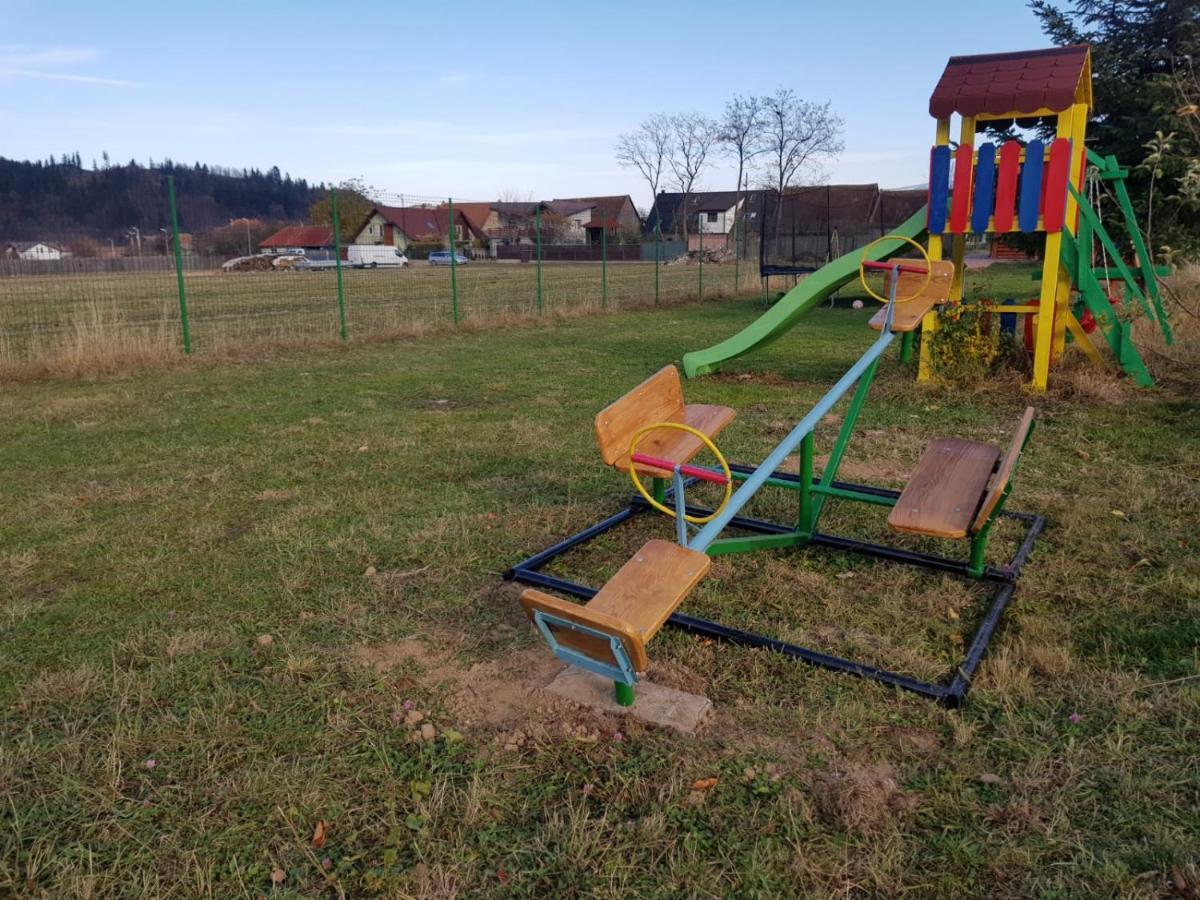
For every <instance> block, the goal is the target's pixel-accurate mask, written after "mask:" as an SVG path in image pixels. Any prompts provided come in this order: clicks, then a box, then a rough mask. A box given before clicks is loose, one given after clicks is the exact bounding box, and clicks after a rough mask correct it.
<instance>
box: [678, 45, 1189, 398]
mask: <svg viewBox="0 0 1200 900" xmlns="http://www.w3.org/2000/svg"><path fill="white" fill-rule="evenodd" d="M1091 109H1092V80H1091V56H1090V50H1089V48H1088V46H1087V45H1076V46H1070V47H1056V48H1052V49H1048V50H1033V51H1022V52H1018V53H994V54H987V55H981V56H955V57H952V58H951V59H950V61H949V62H948V63H947V64H946V69H945V71H944V72H943V74H942V77H941V79H940V80H939V82H938V84H937V87H936V88H935V89H934V92H933V95H932V96H931V98H930V102H929V111H930V114H931V115H932V116H933V117H934V119H935V120H936V121H937V127H936V131H935V142H934V146H933V149H932V150H931V152H930V167H929V192H928V203H927V204H926V206H925V209H924V210H923V211H922V212H921V213H920V214H919V215H918V216H914V217H913V218H912V219H910V220H909V221H908V222H906V223H904V225H902V226H901V227H900V228H898V229H896V230H895V231H894V232H892V233H891V236H894V237H905V238H909V239H917V240H920V239H927V240H928V251H929V256H930V258H931V259H933V260H941V259H943V257H944V256H948V257H949V260H950V261H951V262H952V263H953V266H954V274H953V279H952V282H951V286H950V292H949V294H948V296H947V298H946V300H947V302H949V303H957V302H960V301H961V300H962V297H963V275H964V251H965V246H966V238H967V236H968V235H969V234H984V233H988V234H992V235H994V236H999V235H1003V234H1007V233H1014V232H1021V233H1024V234H1035V233H1037V234H1044V235H1045V245H1044V251H1043V254H1042V258H1043V264H1042V271H1041V276H1040V281H1041V286H1040V291H1039V296H1038V297H1037V298H1036V299H1034V300H1030V301H1029V302H1028V303H1025V304H1021V305H1018V306H1010V307H1008V308H1006V309H1005V310H1004V311H1005V313H1007V314H1009V315H1017V316H1031V317H1034V320H1033V325H1032V331H1033V337H1034V340H1033V374H1032V379H1031V384H1032V386H1033V388H1034V389H1036V390H1045V388H1046V386H1047V383H1048V381H1049V373H1050V368H1051V365H1052V363H1053V362H1054V361H1055V360H1056V359H1057V358H1058V357H1059V356H1060V355H1061V353H1062V351H1063V348H1064V346H1065V344H1066V340H1067V335H1068V334H1069V335H1070V336H1071V338H1072V339H1073V340H1074V341H1075V342H1076V343H1077V344H1078V345H1079V347H1080V349H1081V350H1083V352H1084V353H1085V354H1086V355H1087V357H1088V358H1089V359H1091V360H1092V361H1093V362H1095V363H1097V364H1100V365H1103V364H1104V360H1103V357H1102V355H1101V353H1100V351H1099V349H1098V348H1097V347H1096V345H1095V344H1094V343H1093V342H1092V339H1091V337H1090V336H1089V335H1088V333H1087V331H1086V330H1085V329H1084V328H1083V327H1082V325H1081V323H1080V318H1082V317H1083V316H1084V315H1085V312H1086V314H1089V315H1090V317H1091V319H1092V320H1094V321H1095V323H1096V325H1097V329H1096V331H1097V332H1098V333H1099V334H1100V335H1101V336H1102V337H1103V339H1104V341H1105V343H1106V344H1107V347H1108V349H1109V351H1110V352H1111V355H1112V358H1113V360H1115V361H1116V363H1117V364H1118V365H1119V366H1120V367H1121V368H1122V369H1123V370H1124V371H1125V372H1126V373H1127V374H1129V375H1130V377H1132V378H1133V379H1134V381H1135V382H1136V383H1137V384H1139V385H1143V386H1145V385H1149V384H1151V383H1152V380H1151V377H1150V374H1149V372H1148V371H1147V370H1146V367H1145V365H1144V363H1143V362H1142V359H1141V356H1140V354H1139V353H1138V351H1137V348H1136V347H1135V346H1134V343H1133V338H1132V319H1133V318H1134V317H1135V316H1137V315H1143V316H1145V317H1146V318H1147V319H1149V320H1150V321H1151V322H1153V323H1154V324H1156V325H1157V326H1158V328H1159V330H1160V331H1161V332H1162V335H1163V338H1164V340H1165V341H1166V342H1167V343H1168V344H1169V343H1171V342H1172V339H1173V338H1172V333H1171V326H1170V322H1169V321H1168V318H1167V314H1166V311H1165V310H1164V308H1163V305H1162V301H1161V298H1160V295H1159V291H1158V282H1157V274H1158V273H1157V272H1156V270H1155V268H1154V266H1153V263H1152V262H1151V259H1150V254H1149V252H1148V250H1147V248H1146V246H1145V243H1144V242H1143V240H1142V236H1141V230H1140V228H1139V225H1138V222H1137V218H1136V216H1135V214H1134V210H1133V207H1132V204H1131V203H1130V201H1129V194H1128V191H1127V190H1126V187H1125V178H1126V175H1127V170H1125V169H1122V168H1121V166H1120V165H1119V164H1118V162H1117V160H1116V159H1115V158H1114V157H1111V156H1110V157H1100V156H1098V155H1097V154H1095V153H1093V152H1091V151H1089V150H1087V149H1086V148H1085V146H1084V138H1085V136H1086V130H1087V121H1088V116H1089V114H1090V112H1091ZM955 115H957V116H958V117H959V141H958V145H957V147H955V148H953V149H952V148H951V146H950V134H951V120H952V118H953V117H954V116H955ZM1013 123H1016V124H1018V125H1022V126H1025V127H1032V126H1033V125H1037V124H1042V125H1043V126H1045V127H1047V128H1048V127H1050V126H1053V128H1054V130H1055V137H1054V139H1053V140H1051V141H1049V142H1043V141H1042V140H1040V139H1037V140H1030V141H1029V142H1028V143H1026V144H1024V145H1022V144H1021V143H1020V142H1018V141H1016V140H1008V141H1005V142H1004V143H1002V144H1001V145H1000V146H999V147H997V146H996V144H994V143H991V142H984V143H982V144H980V145H979V147H978V148H976V147H975V146H974V142H975V138H976V134H977V132H983V131H985V130H987V129H988V128H989V127H993V128H999V129H1003V128H1004V127H1005V126H1006V125H1010V124H1013ZM1089 166H1090V171H1091V176H1090V177H1091V178H1093V179H1095V180H1096V181H1097V182H1099V183H1102V184H1104V185H1106V186H1111V189H1112V191H1113V193H1114V194H1115V200H1116V205H1117V206H1118V208H1119V209H1120V212H1121V216H1122V219H1123V224H1124V228H1125V231H1126V232H1127V234H1128V238H1129V242H1130V244H1131V246H1132V252H1133V257H1134V259H1135V260H1136V262H1133V263H1128V264H1127V263H1126V262H1124V261H1123V259H1122V253H1121V252H1120V250H1119V249H1118V247H1117V245H1116V243H1115V242H1114V240H1113V238H1112V237H1111V236H1110V235H1109V233H1108V232H1107V230H1106V229H1105V227H1104V225H1103V223H1102V222H1101V219H1100V216H1099V211H1098V209H1097V208H1096V207H1095V206H1093V204H1092V203H1089V201H1088V199H1087V198H1086V197H1085V196H1084V191H1085V178H1087V177H1089V176H1088V171H1089ZM1097 196H1098V195H1097ZM918 218H919V220H920V221H919V223H918V221H917V220H918ZM1093 241H1097V242H1099V244H1100V246H1101V247H1102V248H1103V251H1104V253H1105V254H1107V255H1109V256H1111V257H1112V260H1113V267H1114V268H1115V270H1116V274H1117V275H1118V276H1119V278H1120V280H1121V282H1122V283H1123V284H1124V285H1125V294H1124V301H1123V303H1122V304H1121V305H1120V308H1119V309H1114V307H1113V305H1112V304H1111V303H1110V301H1109V296H1108V294H1107V293H1106V292H1105V290H1104V288H1103V286H1102V284H1101V281H1102V277H1101V274H1100V272H1099V270H1097V269H1095V268H1093V265H1092V261H1091V249H1092V246H1093ZM900 249H901V245H900V244H898V243H897V244H895V245H892V244H888V243H886V242H884V243H883V244H882V245H881V246H880V248H878V249H877V251H876V253H877V257H876V258H878V259H887V258H890V256H891V255H893V254H894V253H896V252H898V251H899V250H900ZM947 250H948V251H949V252H948V253H947ZM852 255H853V254H852ZM852 274H853V272H852V270H851V265H850V261H849V260H848V258H847V257H842V258H840V259H837V260H835V261H833V262H831V263H829V264H828V265H826V266H824V267H823V268H821V269H819V270H818V271H816V272H815V273H814V274H813V275H811V276H809V277H808V278H806V279H805V280H804V281H802V282H800V283H799V284H798V285H797V286H796V287H795V288H794V289H793V290H792V291H791V292H789V293H788V294H787V295H785V296H784V297H783V298H782V299H781V300H780V301H779V302H778V303H777V304H776V305H775V306H774V307H773V308H772V309H771V310H769V311H768V312H767V313H766V314H765V315H763V316H762V317H761V318H760V319H759V320H758V321H757V322H754V323H753V324H751V325H750V326H748V327H747V328H746V329H744V330H743V331H742V332H740V333H739V334H737V335H734V336H733V337H731V338H729V339H728V340H725V341H722V342H721V343H719V344H717V345H715V346H713V347H710V348H708V349H706V350H700V351H694V352H692V353H688V354H685V355H684V357H683V365H684V371H685V372H686V373H687V374H688V375H689V376H694V375H701V374H705V373H708V372H713V371H716V369H718V368H719V367H720V366H721V365H722V364H723V363H724V362H726V361H728V360H730V359H733V358H734V357H737V356H740V355H742V354H744V353H747V352H749V351H750V350H753V349H755V348H757V347H760V346H762V345H763V344H764V343H766V342H767V341H769V340H772V339H774V338H775V337H778V336H779V335H780V334H781V333H783V332H784V331H786V330H787V329H788V328H790V327H791V326H792V325H794V324H795V323H796V320H797V319H798V318H799V317H800V316H802V315H804V313H806V312H807V311H808V310H810V309H812V308H813V307H814V306H816V305H817V304H818V303H819V302H820V300H821V299H823V298H824V297H827V296H829V294H831V293H832V292H833V291H835V290H837V289H838V288H839V287H841V286H843V285H844V284H845V283H846V282H847V281H849V280H850V277H852ZM937 328H938V310H937V309H936V308H932V309H930V310H929V311H928V312H927V313H926V314H925V316H924V318H923V321H922V323H921V329H920V331H921V334H922V335H923V336H925V337H928V336H930V335H932V334H933V333H934V332H935V331H936V330H937ZM918 377H919V378H920V379H922V380H929V379H931V378H932V377H933V370H932V363H931V356H930V351H929V342H928V341H922V343H921V358H920V363H919V367H918Z"/></svg>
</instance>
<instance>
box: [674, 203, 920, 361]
mask: <svg viewBox="0 0 1200 900" xmlns="http://www.w3.org/2000/svg"><path fill="white" fill-rule="evenodd" d="M924 234H925V207H924V206H922V207H921V208H920V209H919V210H917V212H915V213H913V215H912V217H911V218H910V219H909V220H908V221H906V222H905V223H904V224H903V225H901V226H900V227H899V228H897V229H896V230H895V231H892V232H889V233H888V237H893V236H894V237H905V238H912V239H913V240H920V239H921V238H922V237H923V236H924ZM904 250H912V247H911V246H910V245H909V244H908V243H906V242H905V241H899V240H897V241H881V242H880V243H878V244H876V245H875V246H874V247H872V248H871V253H870V258H871V259H872V260H874V261H876V262H881V261H883V260H886V259H889V258H891V257H893V256H895V255H896V254H897V253H901V252H903V251H904ZM861 259H862V250H861V249H860V250H852V251H851V252H849V253H847V254H846V255H845V256H840V257H838V258H837V259H835V260H833V262H830V263H828V264H826V265H824V266H822V267H821V268H819V269H817V271H815V272H813V273H812V274H811V275H809V276H808V277H807V278H805V279H804V280H803V281H801V282H800V283H799V284H797V285H796V286H795V287H794V288H792V289H791V290H790V291H788V292H787V293H786V294H784V295H783V296H782V297H781V298H780V299H779V300H778V301H777V302H776V303H775V305H774V306H772V307H771V308H770V309H769V310H767V311H766V312H765V313H763V314H762V315H761V316H759V317H758V318H757V319H755V320H754V321H753V322H751V323H750V324H749V325H747V326H746V327H745V328H743V329H742V330H741V331H739V332H738V333H737V334H735V335H733V337H730V338H726V339H725V340H723V341H721V343H719V344H713V345H712V346H711V347H708V348H706V349H704V350H693V351H692V352H691V353H685V354H684V355H683V371H684V372H685V373H687V376H688V377H689V378H693V377H695V376H696V375H708V374H709V373H711V372H715V371H717V370H718V369H719V368H720V367H721V366H722V365H723V364H724V363H726V362H728V361H729V360H731V359H735V358H736V357H739V356H741V355H742V354H744V353H749V352H750V351H751V350H756V349H757V348H759V347H761V346H763V345H764V344H767V343H769V342H770V341H773V340H774V339H775V338H777V337H779V336H780V335H781V334H783V333H784V332H785V331H787V330H788V329H789V328H791V327H792V326H793V325H795V324H796V322H798V321H799V320H800V318H801V317H802V316H803V315H804V314H805V313H807V312H808V311H809V310H810V309H812V308H813V307H814V306H816V305H817V304H819V303H820V302H821V301H822V300H824V299H826V298H827V297H828V296H829V295H830V294H832V293H833V292H834V291H836V290H837V289H838V288H840V287H842V286H843V285H844V284H846V283H847V282H849V281H852V280H853V279H855V278H857V277H858V264H859V261H860V260H861Z"/></svg>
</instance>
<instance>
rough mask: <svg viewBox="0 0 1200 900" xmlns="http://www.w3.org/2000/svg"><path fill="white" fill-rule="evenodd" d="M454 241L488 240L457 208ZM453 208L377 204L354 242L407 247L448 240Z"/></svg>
mask: <svg viewBox="0 0 1200 900" xmlns="http://www.w3.org/2000/svg"><path fill="white" fill-rule="evenodd" d="M454 227H455V234H454V239H455V243H457V244H458V245H460V246H466V245H467V244H469V243H470V242H471V241H473V240H476V241H485V240H487V236H486V235H485V234H484V233H483V232H482V231H481V230H479V229H478V228H476V227H475V226H474V225H472V224H471V222H470V220H469V219H468V218H467V217H466V215H464V213H463V212H462V210H460V209H459V208H458V207H457V206H455V208H454ZM449 235H450V210H449V209H447V208H446V207H437V208H434V207H426V206H376V207H374V208H373V209H372V210H371V211H370V212H369V213H368V214H367V217H366V218H365V219H364V220H363V223H362V225H360V226H359V228H358V230H357V231H356V232H355V233H354V241H353V243H355V244H383V245H385V246H391V247H396V248H398V249H400V250H407V249H408V247H409V245H410V244H413V243H417V242H429V241H435V240H448V239H449Z"/></svg>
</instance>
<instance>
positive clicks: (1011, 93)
mask: <svg viewBox="0 0 1200 900" xmlns="http://www.w3.org/2000/svg"><path fill="white" fill-rule="evenodd" d="M1089 71H1090V69H1089V65H1088V45H1087V44H1074V45H1072V46H1069V47H1051V48H1050V49H1047V50H1023V51H1020V52H1017V53H988V54H983V55H981V56H952V57H950V61H949V62H948V63H946V70H945V71H944V72H943V73H942V78H941V80H940V81H938V84H937V87H936V88H934V90H933V94H932V96H930V98H929V114H930V115H931V116H933V117H934V118H935V119H943V118H945V117H947V116H949V115H950V114H951V113H958V114H959V115H961V116H976V115H979V114H980V113H991V114H993V115H1001V114H1003V113H1010V112H1012V113H1017V112H1020V113H1032V112H1034V111H1035V110H1038V109H1043V108H1046V109H1052V110H1054V111H1056V112H1058V111H1061V110H1064V109H1066V108H1067V107H1069V106H1070V105H1071V104H1072V103H1074V102H1075V95H1076V91H1077V90H1078V89H1079V87H1080V81H1081V79H1083V78H1084V77H1085V76H1086V74H1087V73H1088V72H1089ZM1085 95H1086V96H1087V98H1088V100H1089V102H1090V99H1091V90H1090V85H1086V86H1085Z"/></svg>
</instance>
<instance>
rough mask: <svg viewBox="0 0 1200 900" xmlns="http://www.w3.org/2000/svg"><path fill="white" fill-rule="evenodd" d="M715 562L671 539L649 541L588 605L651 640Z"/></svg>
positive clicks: (594, 610) (644, 638) (706, 555)
mask: <svg viewBox="0 0 1200 900" xmlns="http://www.w3.org/2000/svg"><path fill="white" fill-rule="evenodd" d="M711 565H712V560H711V559H710V558H709V556H708V554H707V553H701V552H699V551H698V550H689V549H688V548H687V547H681V546H679V544H675V543H672V542H671V541H663V540H658V539H654V540H650V541H647V542H646V543H645V544H644V545H643V546H642V549H641V550H639V551H638V552H637V553H635V554H634V555H633V556H632V558H630V560H629V561H628V562H627V563H625V565H623V566H621V569H620V571H618V572H617V574H616V575H614V576H613V577H612V578H610V579H609V581H608V583H607V584H605V585H604V587H602V588H601V589H600V593H598V594H597V595H596V596H595V597H593V598H592V599H591V600H590V601H588V604H587V609H588V610H589V611H590V612H596V613H600V614H601V615H605V616H609V617H611V618H613V619H616V620H618V621H621V622H625V623H626V624H628V625H629V626H630V627H632V628H633V629H634V630H635V631H637V632H638V633H639V634H640V635H641V638H642V640H643V641H648V640H650V638H652V637H654V635H656V634H657V633H658V630H659V629H660V628H662V625H663V622H665V621H667V619H668V618H669V617H670V615H671V613H673V612H674V611H675V610H676V608H677V607H678V606H679V604H680V603H682V602H683V599H684V598H685V597H686V596H687V595H688V594H690V593H691V591H692V588H694V587H695V586H696V584H697V583H698V582H699V581H700V579H701V578H703V577H704V576H705V574H706V573H707V572H708V569H709V566H711Z"/></svg>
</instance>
